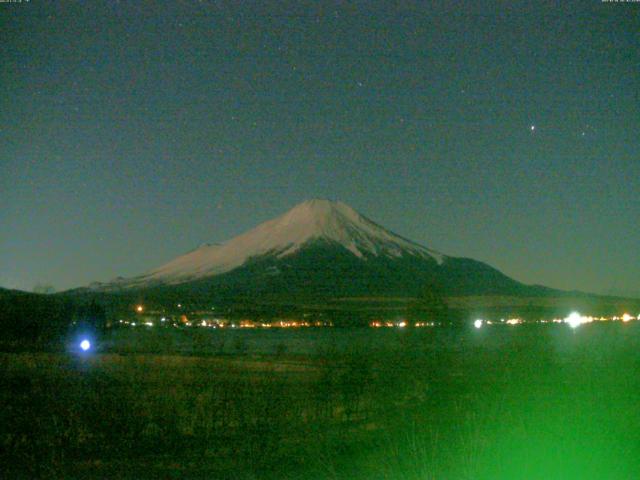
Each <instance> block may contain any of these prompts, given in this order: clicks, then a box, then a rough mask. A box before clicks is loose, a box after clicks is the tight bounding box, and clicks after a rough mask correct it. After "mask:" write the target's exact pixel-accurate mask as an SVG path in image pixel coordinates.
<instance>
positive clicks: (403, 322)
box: [398, 321, 407, 328]
mask: <svg viewBox="0 0 640 480" xmlns="http://www.w3.org/2000/svg"><path fill="white" fill-rule="evenodd" d="M398 326H399V327H400V328H404V327H406V326H407V322H405V321H402V322H400V323H398Z"/></svg>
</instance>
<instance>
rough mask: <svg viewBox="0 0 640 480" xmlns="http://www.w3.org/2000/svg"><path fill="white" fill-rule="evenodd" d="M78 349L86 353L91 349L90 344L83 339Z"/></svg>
mask: <svg viewBox="0 0 640 480" xmlns="http://www.w3.org/2000/svg"><path fill="white" fill-rule="evenodd" d="M80 348H81V349H82V350H83V351H85V352H86V351H87V350H89V349H90V348H91V342H90V341H89V340H87V339H86V338H85V339H84V340H82V341H81V342H80Z"/></svg>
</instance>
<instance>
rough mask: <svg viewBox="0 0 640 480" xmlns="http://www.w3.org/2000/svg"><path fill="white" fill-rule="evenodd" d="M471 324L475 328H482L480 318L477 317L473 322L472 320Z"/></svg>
mask: <svg viewBox="0 0 640 480" xmlns="http://www.w3.org/2000/svg"><path fill="white" fill-rule="evenodd" d="M473 326H474V327H476V328H482V320H480V319H477V320H476V321H475V322H473Z"/></svg>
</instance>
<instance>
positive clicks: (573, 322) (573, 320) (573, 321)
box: [564, 312, 584, 328]
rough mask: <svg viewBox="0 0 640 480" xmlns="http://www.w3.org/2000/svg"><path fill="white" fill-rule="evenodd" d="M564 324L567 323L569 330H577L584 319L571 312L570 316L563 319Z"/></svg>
mask: <svg viewBox="0 0 640 480" xmlns="http://www.w3.org/2000/svg"><path fill="white" fill-rule="evenodd" d="M564 321H565V323H568V324H569V326H570V327H571V328H578V327H579V326H580V325H582V323H584V317H582V315H580V314H579V313H578V312H571V314H570V315H569V316H568V317H567V318H565V319H564Z"/></svg>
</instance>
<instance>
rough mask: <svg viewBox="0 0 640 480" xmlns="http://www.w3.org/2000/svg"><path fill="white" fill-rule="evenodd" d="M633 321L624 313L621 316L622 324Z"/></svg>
mask: <svg viewBox="0 0 640 480" xmlns="http://www.w3.org/2000/svg"><path fill="white" fill-rule="evenodd" d="M632 319H633V317H632V316H631V315H629V314H628V313H625V314H624V315H622V321H623V322H630V321H631V320H632Z"/></svg>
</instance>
